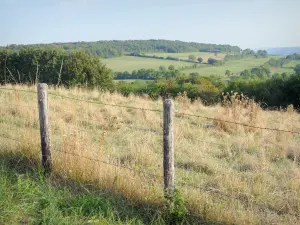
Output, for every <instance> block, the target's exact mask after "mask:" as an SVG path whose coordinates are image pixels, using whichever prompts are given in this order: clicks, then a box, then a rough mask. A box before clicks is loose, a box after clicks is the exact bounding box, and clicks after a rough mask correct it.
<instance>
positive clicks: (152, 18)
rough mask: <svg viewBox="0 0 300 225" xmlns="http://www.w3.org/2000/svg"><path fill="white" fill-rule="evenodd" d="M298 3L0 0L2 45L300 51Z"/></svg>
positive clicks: (263, 0) (280, 0)
mask: <svg viewBox="0 0 300 225" xmlns="http://www.w3.org/2000/svg"><path fill="white" fill-rule="evenodd" d="M299 9H300V0H148V1H143V0H0V45H2V46H4V45H8V44H34V43H51V42H74V41H97V40H139V39H168V40H181V41H193V42H200V43H215V44H231V45H237V46H239V47H241V48H243V49H245V48H254V49H256V48H261V47H264V48H267V47H289V46H300V13H299Z"/></svg>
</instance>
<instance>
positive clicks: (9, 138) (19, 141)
mask: <svg viewBox="0 0 300 225" xmlns="http://www.w3.org/2000/svg"><path fill="white" fill-rule="evenodd" d="M0 137H1V138H4V139H8V140H12V141H16V142H18V143H21V140H17V139H14V138H11V137H5V136H3V135H1V134H0Z"/></svg>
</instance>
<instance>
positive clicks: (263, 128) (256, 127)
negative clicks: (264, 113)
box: [0, 88, 300, 135]
mask: <svg viewBox="0 0 300 225" xmlns="http://www.w3.org/2000/svg"><path fill="white" fill-rule="evenodd" d="M0 90H13V91H14V90H18V91H23V92H29V93H35V94H36V93H37V92H35V91H28V90H22V89H13V88H0ZM48 94H49V95H52V96H56V97H61V98H65V99H70V100H74V101H80V102H87V103H91V104H97V105H106V106H113V107H121V108H128V109H136V110H144V111H151V112H161V113H162V112H163V111H162V110H159V109H147V108H140V107H134V106H124V105H119V104H109V103H101V102H96V101H90V100H84V99H78V98H73V97H68V96H63V95H58V94H54V93H50V92H49V93H48ZM174 113H175V115H180V116H189V117H197V118H202V119H206V120H214V121H219V122H224V123H230V124H235V125H240V126H244V127H250V128H255V129H261V130H270V131H276V132H285V133H293V134H299V135H300V132H298V131H289V130H282V129H276V128H268V127H259V126H253V125H250V124H244V123H238V122H234V121H229V120H222V119H217V118H213V117H207V116H200V115H194V114H189V113H181V112H174Z"/></svg>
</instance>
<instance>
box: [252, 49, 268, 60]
mask: <svg viewBox="0 0 300 225" xmlns="http://www.w3.org/2000/svg"><path fill="white" fill-rule="evenodd" d="M255 56H256V58H267V57H268V52H267V51H266V50H258V51H257V52H256V54H255Z"/></svg>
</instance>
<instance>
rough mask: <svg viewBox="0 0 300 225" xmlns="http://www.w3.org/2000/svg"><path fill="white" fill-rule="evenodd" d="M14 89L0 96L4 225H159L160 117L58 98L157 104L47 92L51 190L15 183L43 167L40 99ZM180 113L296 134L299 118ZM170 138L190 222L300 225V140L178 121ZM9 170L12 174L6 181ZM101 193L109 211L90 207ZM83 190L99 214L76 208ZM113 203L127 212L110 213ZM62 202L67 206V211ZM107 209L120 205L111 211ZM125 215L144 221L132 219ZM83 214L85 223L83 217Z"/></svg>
mask: <svg viewBox="0 0 300 225" xmlns="http://www.w3.org/2000/svg"><path fill="white" fill-rule="evenodd" d="M3 88H12V87H10V86H7V87H3ZM14 88H16V89H17V90H15V91H8V90H0V101H1V105H2V107H1V108H0V118H1V120H0V138H1V142H0V149H1V154H2V155H1V159H3V160H2V161H3V162H2V164H1V168H2V171H1V176H0V177H1V178H0V182H1V186H0V188H1V190H0V193H1V195H0V198H1V201H0V208H1V214H0V224H3V223H4V224H7V222H8V221H15V224H20V223H23V224H24V222H23V221H24V220H23V219H24V218H25V221H26V220H30V221H33V222H32V224H37V223H38V224H39V223H42V222H43V221H46V222H45V223H47V224H51V223H50V222H47V221H49V220H51V219H53V221H54V220H55V221H54V222H52V224H59V223H58V220H62V222H61V223H60V224H68V221H70V222H69V224H72V222H74V221H75V222H76V221H78V222H77V224H80V223H86V224H87V223H88V221H89V220H95V221H100V222H99V224H105V223H104V222H102V221H105V220H107V221H108V222H107V224H110V223H111V221H118V220H119V218H121V222H120V224H123V223H124V224H126V223H129V224H139V223H138V222H135V221H146V222H145V223H149V224H163V221H161V217H160V216H159V215H161V212H162V206H163V189H162V187H163V180H162V174H163V173H162V168H163V165H162V113H161V112H159V111H147V110H137V109H133V108H124V107H113V106H108V105H106V106H105V105H101V104H100V105H99V104H92V103H90V102H84V101H83V102H78V101H72V100H69V99H64V98H61V97H58V96H55V95H61V96H68V97H74V98H80V99H84V100H89V101H96V102H98V103H105V104H115V105H123V106H128V107H137V108H140V107H143V108H146V109H156V110H161V109H162V101H161V99H159V100H157V101H151V100H149V99H148V98H147V96H144V97H135V96H131V95H130V96H129V97H128V98H125V97H123V96H121V95H119V94H117V93H113V94H110V93H102V92H99V91H97V90H93V91H87V90H83V89H69V90H66V89H50V95H49V110H50V124H51V136H52V138H51V144H52V155H53V160H54V161H53V162H54V164H53V175H52V176H51V178H50V180H51V183H50V184H49V183H48V184H47V186H45V185H44V183H43V182H44V181H43V182H42V183H41V182H40V181H39V180H37V181H35V180H34V181H32V179H33V178H32V177H31V175H19V173H18V172H16V171H14V170H15V169H14V168H11V167H12V166H15V167H19V166H20V167H22V168H23V169H24V168H30V167H32V166H36V167H38V163H36V162H37V161H39V159H40V147H39V123H38V112H37V101H36V94H34V93H27V92H24V91H18V89H25V90H28V91H35V88H34V87H25V86H23V87H22V86H14ZM53 94H55V95H53ZM175 108H176V111H177V112H181V113H186V114H194V115H198V116H208V117H216V118H218V119H222V120H227V121H234V122H239V123H246V124H250V125H252V126H258V127H270V128H276V129H285V130H293V131H298V132H300V116H299V114H298V113H295V112H293V111H292V110H289V111H288V112H285V111H263V110H262V109H260V108H259V106H257V105H256V104H254V103H251V102H243V101H242V102H234V104H233V105H232V106H228V107H225V108H223V107H221V106H219V105H217V106H213V107H205V106H204V105H203V104H202V103H201V101H196V102H194V103H193V104H191V103H190V102H189V100H188V99H187V98H186V97H184V96H182V97H178V98H177V99H176V100H175ZM174 132H175V133H174V135H175V138H174V140H175V174H176V175H175V177H176V181H175V182H176V187H177V188H178V189H179V190H180V192H181V194H182V196H183V198H184V201H185V205H186V207H187V208H188V210H189V211H190V212H191V214H193V215H197V216H198V219H197V220H193V217H191V216H189V217H188V218H187V219H188V220H189V221H190V222H191V224H300V222H299V221H300V220H299V216H300V166H299V165H300V151H299V147H298V146H299V144H300V137H299V135H293V134H291V133H284V132H275V131H269V130H261V129H254V128H253V129H252V128H249V127H243V126H238V125H235V124H230V123H224V122H214V121H212V120H204V119H201V118H197V117H188V116H183V115H180V114H177V115H176V116H175V118H174ZM3 137H5V138H3ZM11 139H17V140H18V141H19V142H16V141H15V140H11ZM11 157H12V158H14V159H15V161H13V162H12V163H10V164H9V165H10V166H8V165H6V164H5V163H4V162H6V163H8V162H9V161H10V160H9V159H10V158H11ZM88 158H93V159H94V160H98V161H94V160H90V159H88ZM24 160H25V163H23V164H22V162H23V161H24ZM99 161H100V162H99ZM103 162H105V163H103ZM116 165H117V166H116ZM8 167H9V168H8ZM126 167H127V168H134V170H135V171H132V170H130V169H126ZM10 170H12V174H8V175H6V174H7V173H10V172H7V171H10ZM141 171H142V172H141ZM28 176H29V177H28ZM10 180H11V181H10ZM10 183H11V184H10ZM73 183H76V184H78V185H74V184H73ZM53 184H55V185H54V187H53V186H52V185H53ZM61 184H63V185H64V186H66V188H67V189H64V190H62V191H59V189H57V186H59V185H61ZM78 186H79V187H80V188H78ZM92 187H93V188H92ZM199 187H201V188H199ZM95 188H96V189H97V190H98V192H101V193H107V192H108V193H110V196H113V197H111V198H109V199H107V204H106V203H103V201H104V199H106V197H105V198H104V199H103V198H101V195H100V197H99V198H100V199H98V198H96V199H98V200H95V201H96V202H93V199H94V197H93V196H95V194H94V192H93V189H95ZM3 190H4V191H3ZM80 190H85V193H88V194H87V195H90V196H92V197H88V199H90V200H91V201H92V203H91V204H92V205H93V207H95V208H97V207H98V206H99V205H100V206H101V207H102V204H103V208H101V207H100V208H97V209H96V210H95V212H90V211H89V209H90V207H89V204H88V203H86V202H88V200H85V197H83V199H81V200H78V201H77V200H74V201H73V200H72V199H73V198H75V199H77V197H76V195H77V194H80V193H81V192H80ZM71 192H72V193H75V194H74V195H73V194H70V193H71ZM2 193H5V194H4V195H3V194H2ZM11 193H15V194H11ZM22 193H25V195H23V194H22ZM117 196H122V197H121V198H119V197H117ZM115 198H116V199H121V200H120V201H121V202H118V201H116V203H113V202H114V199H115ZM58 200H59V201H58ZM61 202H63V203H64V204H67V206H66V205H64V204H63V206H61V204H60V203H61ZM1 204H2V205H1ZM86 204H88V206H86ZM109 204H115V205H114V206H112V208H110V209H107V205H109ZM128 205H129V206H131V207H133V208H134V209H137V208H139V209H140V211H135V210H133V209H132V210H133V211H130V210H129V209H128V210H126V209H127V207H128ZM85 206H86V207H87V208H88V209H87V211H88V213H87V214H84V213H83V212H84V209H85ZM117 206H120V207H119V208H116V207H117ZM122 206H124V207H125V208H124V211H123V209H122ZM93 207H91V208H93ZM129 208H130V207H129ZM153 208H154V209H155V210H154V211H153ZM127 211H128V212H127ZM52 212H53V213H52ZM105 212H107V213H108V214H109V215H108V216H106V214H105ZM124 215H125V219H126V215H128V217H127V221H126V220H124ZM149 215H153V220H152V221H149V220H148V221H147V218H148V219H149V217H150V218H151V216H149ZM122 218H123V219H122ZM145 218H146V219H145ZM75 219H76V220H75ZM51 221H52V220H51ZM64 221H65V223H64ZM10 224H12V223H10ZM96 224H97V223H96ZM140 224H142V222H140ZM186 224H188V222H186Z"/></svg>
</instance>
